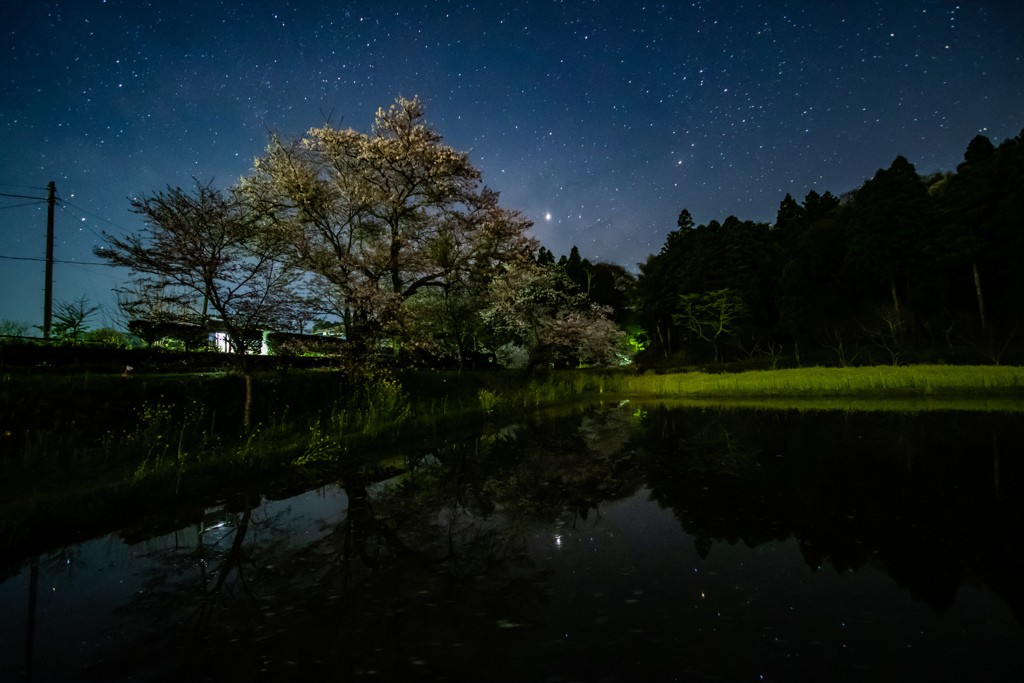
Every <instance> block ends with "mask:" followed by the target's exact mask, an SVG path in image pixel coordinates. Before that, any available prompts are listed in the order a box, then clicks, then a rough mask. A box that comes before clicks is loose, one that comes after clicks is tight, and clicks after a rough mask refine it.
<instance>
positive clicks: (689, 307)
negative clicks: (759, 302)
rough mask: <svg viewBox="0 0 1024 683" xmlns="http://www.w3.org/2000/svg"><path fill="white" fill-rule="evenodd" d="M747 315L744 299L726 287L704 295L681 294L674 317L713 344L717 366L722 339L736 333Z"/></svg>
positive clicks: (699, 336) (696, 334)
mask: <svg viewBox="0 0 1024 683" xmlns="http://www.w3.org/2000/svg"><path fill="white" fill-rule="evenodd" d="M745 315H746V308H745V307H744V305H743V300H742V299H740V297H739V296H738V295H737V294H736V293H735V292H733V291H732V290H730V289H728V288H726V289H720V290H718V291H715V292H703V293H701V294H681V295H680V296H679V304H678V309H677V312H676V313H675V315H673V318H674V319H675V321H676V323H677V324H679V325H682V326H683V327H685V328H686V329H687V330H688V331H690V332H691V333H692V334H694V335H695V336H697V337H698V338H700V339H703V340H704V341H706V342H710V343H711V345H712V346H713V347H714V349H715V362H716V363H717V362H718V358H719V352H718V342H719V339H720V338H722V337H724V336H729V335H731V334H735V332H736V330H737V328H738V327H739V323H740V320H742V318H743V317H744V316H745Z"/></svg>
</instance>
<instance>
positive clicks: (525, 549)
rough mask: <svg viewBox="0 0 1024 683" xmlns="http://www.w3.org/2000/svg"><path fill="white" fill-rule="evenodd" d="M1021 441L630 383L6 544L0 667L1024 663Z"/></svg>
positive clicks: (343, 670)
mask: <svg viewBox="0 0 1024 683" xmlns="http://www.w3.org/2000/svg"><path fill="white" fill-rule="evenodd" d="M1022 436H1024V416H1022V414H1020V413H971V412H963V411H959V412H952V411H950V412H924V413H914V414H911V413H897V412H844V411H795V410H790V411H772V410H740V409H728V410H726V409H720V410H717V409H694V408H687V409H678V408H670V407H666V406H664V405H639V404H636V403H623V404H621V405H612V406H601V407H589V408H586V409H581V410H578V411H576V412H574V413H572V414H570V415H567V416H561V417H558V418H550V419H545V420H537V421H532V422H524V423H522V424H517V425H511V426H502V427H490V428H488V429H485V430H484V431H483V432H482V433H481V435H480V436H479V437H478V438H474V439H472V440H469V441H465V442H458V443H448V444H444V445H441V446H438V447H435V448H431V449H429V452H415V451H409V452H403V453H396V454H394V456H393V457H392V458H390V459H389V460H387V461H385V462H378V463H375V464H374V465H372V466H361V467H356V466H351V467H347V468H344V469H342V470H340V471H339V472H338V473H337V480H336V482H335V483H332V484H330V485H324V486H322V487H320V488H317V489H315V490H312V491H307V492H303V493H299V494H298V495H293V496H289V497H283V498H281V499H277V500H272V499H270V498H268V497H267V496H239V497H237V498H236V499H232V500H229V501H226V502H221V503H218V504H211V505H210V506H209V507H207V508H205V509H200V510H196V511H195V512H194V513H193V514H192V515H191V516H189V517H187V518H182V519H180V520H178V521H177V522H176V523H170V524H169V523H168V522H167V521H166V520H164V521H162V522H161V525H162V527H163V528H162V529H160V530H159V531H155V530H154V529H156V528H158V527H155V526H154V524H152V523H147V520H138V519H131V520H125V526H124V530H122V531H120V532H116V533H111V534H110V535H107V536H104V537H101V538H96V539H93V540H90V541H88V542H84V543H81V544H80V545H76V546H72V547H63V548H54V549H53V550H52V551H51V552H49V553H46V554H44V555H40V556H38V557H32V558H26V559H25V560H24V561H23V562H21V561H20V560H19V559H18V558H2V559H4V560H5V562H4V566H7V567H8V568H9V570H8V572H7V574H8V576H7V578H6V579H5V580H3V582H2V583H0V680H2V681H10V680H34V681H50V680H101V681H107V680H286V679H287V680H290V679H299V678H302V677H307V676H313V675H316V676H321V677H327V678H329V679H330V680H350V679H359V680H409V679H419V680H488V681H493V680H498V681H535V680H542V681H562V680H566V681H568V680H601V681H616V680H622V681H627V680H639V679H647V680H656V681H661V680H681V681H697V680H743V681H750V680H753V681H759V680H783V681H785V680H830V681H835V680H881V679H886V680H963V679H967V678H972V679H982V680H986V681H994V680H1022V678H1024V626H1022V624H1024V582H1022V576H1024V572H1022V569H1024V562H1022V560H1021V557H1022V556H1024V552H1022V551H1024V547H1022V546H1024V522H1022V514H1021V512H1022V508H1024V504H1022V503H1024V496H1022V479H1024V476H1022V475H1024V467H1022V465H1024V455H1022V443H1024V440H1022ZM145 529H149V531H140V530H145ZM19 562H20V564H19Z"/></svg>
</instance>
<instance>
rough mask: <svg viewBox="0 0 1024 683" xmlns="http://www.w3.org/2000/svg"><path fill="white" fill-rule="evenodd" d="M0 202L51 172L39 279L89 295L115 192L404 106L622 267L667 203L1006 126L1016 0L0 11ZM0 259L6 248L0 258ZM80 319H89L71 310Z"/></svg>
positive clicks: (36, 289)
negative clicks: (423, 109)
mask: <svg viewBox="0 0 1024 683" xmlns="http://www.w3.org/2000/svg"><path fill="white" fill-rule="evenodd" d="M0 31H2V32H3V33H2V35H3V39H2V43H0V149H2V152H3V156H2V159H3V162H2V164H3V166H2V169H0V192H3V193H6V194H21V195H29V196H40V197H41V196H44V194H45V190H42V189H33V188H45V186H46V183H47V182H49V181H51V180H52V181H54V182H55V183H56V185H57V194H58V196H59V197H60V199H61V200H62V201H61V205H60V206H59V208H58V210H57V220H56V234H57V240H56V258H57V259H58V260H60V261H73V262H75V263H58V264H57V265H56V267H55V285H54V292H55V297H56V298H57V299H65V300H70V299H74V298H77V297H79V296H82V295H84V296H86V297H88V299H89V300H90V302H93V303H102V304H104V305H108V306H109V305H111V304H112V295H111V294H110V290H111V288H112V287H114V286H116V285H118V284H120V283H121V282H123V281H124V279H125V277H126V275H127V272H126V271H119V270H115V269H111V268H108V267H105V266H99V265H87V264H91V263H94V262H95V261H96V259H95V258H94V257H93V256H92V254H91V250H92V247H93V246H94V245H96V244H99V239H98V234H99V233H100V232H101V231H103V230H106V231H108V232H116V233H123V232H126V231H130V230H136V229H138V227H139V220H138V217H136V216H135V215H134V214H131V213H130V212H129V210H128V200H127V197H128V196H135V195H137V194H138V193H140V192H144V193H151V192H153V191H155V190H162V189H164V188H165V187H166V186H167V185H172V186H183V187H188V186H189V185H190V184H191V183H192V180H191V177H192V176H195V177H197V178H199V179H200V180H203V181H207V180H210V179H213V180H214V184H215V185H216V186H219V187H226V186H228V185H230V184H232V183H234V182H235V181H236V180H237V179H238V178H239V177H240V176H241V175H243V174H245V173H246V172H247V171H248V170H249V169H250V168H251V166H252V160H253V158H254V157H255V156H257V155H259V154H260V153H261V152H262V150H263V148H264V146H265V145H266V141H267V135H268V131H273V132H279V133H281V134H284V135H286V136H299V135H301V134H303V133H304V132H305V131H306V130H307V129H309V128H310V127H312V126H317V125H320V124H322V123H323V121H324V117H325V116H328V115H330V116H331V117H332V120H333V121H334V122H335V123H339V122H340V123H341V124H342V125H344V126H345V127H353V128H355V129H357V130H361V131H368V130H369V128H370V125H371V123H372V121H373V116H374V113H375V112H376V110H377V108H378V107H382V106H383V107H387V106H388V105H390V104H391V103H392V102H393V101H394V99H395V98H396V97H397V96H399V95H403V96H406V97H412V96H414V95H419V96H420V97H421V98H422V99H424V100H425V102H426V103H427V107H428V109H427V115H428V119H429V122H430V123H432V124H433V126H434V127H435V128H436V129H437V130H438V132H440V133H441V134H442V135H443V136H444V138H445V142H446V143H447V144H449V145H451V146H453V147H455V148H456V149H458V150H462V151H468V152H469V153H470V158H471V160H472V162H473V163H474V164H475V165H476V166H477V168H479V169H480V170H481V172H482V173H483V180H484V182H485V183H486V184H488V185H489V186H491V187H493V188H495V189H497V190H499V191H500V192H501V196H502V205H503V206H505V207H507V208H511V209H519V210H521V211H523V212H524V213H525V214H526V215H527V216H528V217H529V218H530V219H531V220H533V221H534V223H535V227H534V229H533V234H534V235H535V236H536V237H537V238H538V239H540V241H541V243H542V244H543V245H545V246H547V247H548V248H549V249H551V250H552V251H554V252H555V253H556V254H563V253H567V252H568V251H569V249H570V248H571V247H572V246H573V245H574V244H575V245H578V246H579V248H580V252H581V254H582V255H583V256H585V257H588V258H590V259H592V260H595V259H600V260H607V261H613V262H616V263H621V264H623V265H626V266H629V267H631V268H633V267H635V264H636V263H637V262H640V261H643V260H644V259H645V258H646V257H647V255H648V254H650V253H652V252H657V251H658V250H659V249H660V248H661V246H662V244H663V243H664V240H665V236H666V235H667V234H668V232H670V231H671V230H673V229H674V228H675V223H676V218H677V216H678V215H679V212H680V211H681V210H682V209H683V208H687V209H689V210H690V212H691V213H692V214H693V217H694V219H695V220H696V221H697V222H698V223H706V222H707V221H710V220H712V219H718V220H723V219H724V218H726V217H727V216H729V215H730V214H734V215H736V216H738V217H740V218H742V219H753V220H765V221H773V220H774V217H775V213H776V211H777V209H778V205H779V202H780V201H781V200H782V198H783V197H784V196H785V194H786V193H787V192H788V193H791V194H792V195H793V196H794V197H796V198H797V199H798V200H800V199H802V198H803V196H804V195H805V194H806V193H807V192H808V191H809V190H811V189H814V190H817V191H818V192H824V191H826V190H830V191H832V192H833V193H835V194H839V193H841V192H845V191H847V190H850V189H853V188H855V187H858V186H859V185H861V184H862V183H863V181H864V180H865V179H867V178H868V177H870V176H871V175H873V173H874V172H875V170H877V169H878V168H880V167H887V166H888V165H889V163H890V162H891V161H892V159H893V158H894V157H895V156H896V155H897V154H902V155H904V156H905V157H907V158H908V159H909V160H910V161H911V162H912V163H914V164H915V165H916V166H917V169H918V171H919V172H921V173H926V172H932V171H937V170H953V169H954V168H955V166H956V164H957V163H958V162H959V161H960V160H961V159H962V156H963V152H964V150H965V148H966V146H967V143H968V142H969V141H970V140H971V138H973V137H974V136H975V135H977V134H978V133H979V132H980V133H982V134H985V135H987V136H989V138H990V139H992V141H993V142H995V143H999V142H1000V141H1002V140H1003V139H1005V138H1007V137H1012V136H1015V135H1017V134H1018V133H1020V132H1021V129H1022V128H1024V40H1022V38H1021V37H1022V36H1024V3H1022V2H1019V1H1016V0H1014V1H1005V2H970V3H968V2H962V3H961V4H957V3H956V2H947V1H946V0H932V1H913V0H904V1H900V2H891V1H889V0H886V1H882V2H827V1H819V2H766V3H756V2H750V3H738V2H724V1H722V2H694V3H663V4H645V3H635V2H552V1H551V0H544V1H533V0H530V1H522V0H521V1H518V2H508V3H499V2H479V3H474V2H465V1H464V2H458V3H456V2H431V1H429V0H421V1H420V2H387V1H383V0H377V1H372V2H331V3H324V2H320V1H316V2H314V1H305V0H301V1H293V2H285V1H280V2H258V1H250V2H242V1H241V0H233V1H226V2H218V1H216V0H207V1H205V2H192V1H191V0H181V1H178V2H141V1H139V0H106V1H103V0H74V1H69V2H60V3H56V2H37V1H35V0H32V1H31V2H29V1H24V0H23V1H21V2H6V3H3V8H2V9H0ZM27 202H31V200H26V199H21V198H15V197H0V207H2V208H0V256H2V257H5V258H0V292H2V295H0V318H10V319H14V320H19V321H23V322H27V323H31V324H40V323H41V320H42V299H43V263H42V262H40V261H33V260H20V259H38V258H42V257H43V256H44V253H45V244H44V242H45V214H46V212H45V204H38V203H37V204H29V205H28V206H19V205H20V204H24V203H27ZM10 257H17V259H12V258H10ZM101 322H102V321H101V320H100V319H99V318H97V319H96V320H95V321H94V325H99V324H100V323H101Z"/></svg>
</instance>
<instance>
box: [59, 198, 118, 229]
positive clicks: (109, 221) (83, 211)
mask: <svg viewBox="0 0 1024 683" xmlns="http://www.w3.org/2000/svg"><path fill="white" fill-rule="evenodd" d="M60 205H61V208H65V207H71V208H73V209H78V210H79V211H81V212H82V213H87V214H89V215H90V216H92V217H93V218H95V219H96V220H100V221H103V222H104V223H109V224H110V225H112V226H114V227H115V228H118V229H119V230H124V231H125V232H128V228H126V227H124V226H122V225H118V224H117V223H115V222H114V221H112V220H110V219H108V218H104V217H103V216H98V215H96V214H94V213H93V212H92V211H88V210H86V209H83V208H82V207H80V206H78V205H76V204H72V203H71V202H69V201H66V200H63V199H61V200H60Z"/></svg>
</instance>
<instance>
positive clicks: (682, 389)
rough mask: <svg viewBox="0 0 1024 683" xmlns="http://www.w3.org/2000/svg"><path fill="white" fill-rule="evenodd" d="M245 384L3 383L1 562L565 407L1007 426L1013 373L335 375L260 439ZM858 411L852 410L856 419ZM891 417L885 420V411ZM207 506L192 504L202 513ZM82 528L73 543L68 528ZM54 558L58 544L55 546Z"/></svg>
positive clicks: (156, 380)
mask: <svg viewBox="0 0 1024 683" xmlns="http://www.w3.org/2000/svg"><path fill="white" fill-rule="evenodd" d="M242 387H243V384H242V379H241V378H240V377H236V376H231V375H228V374H224V373H205V374H199V373H191V374H189V373H181V374H154V375H150V376H137V377H134V378H131V379H125V378H122V377H120V376H118V375H109V374H108V375H60V376H54V375H47V376H45V377H39V376H33V375H28V374H24V375H12V374H8V375H4V376H3V378H2V381H0V409H2V411H3V412H2V417H0V548H3V547H5V546H10V545H11V544H12V543H22V544H24V543H26V542H29V541H30V540H33V539H34V540H35V541H38V542H39V543H42V542H43V539H41V538H34V536H33V535H34V534H35V533H36V532H37V531H38V530H39V529H40V528H46V529H50V530H51V531H53V530H56V531H58V532H61V533H66V534H68V535H69V537H72V538H73V537H80V536H81V535H82V534H85V533H86V529H85V528H84V525H86V521H85V520H89V519H91V520H93V521H94V522H95V523H97V524H100V523H101V522H102V523H110V522H114V523H116V520H117V519H118V518H120V517H121V516H123V515H124V511H125V510H133V511H139V512H144V511H153V510H157V509H164V508H168V507H171V506H174V505H179V504H182V503H183V502H184V501H190V500H191V501H204V500H207V499H209V498H210V496H215V495H218V493H219V492H226V491H232V490H239V489H241V488H244V487H246V486H247V485H249V484H251V485H252V486H254V487H256V488H257V489H259V488H260V487H263V488H265V487H266V485H267V482H268V481H275V482H293V483H294V485H295V486H300V487H301V485H303V483H304V482H308V483H310V485H312V484H313V483H315V482H316V481H320V480H323V479H324V478H325V477H326V478H330V477H334V476H337V473H338V472H340V471H343V470H345V469H347V468H352V467H363V466H366V464H367V463H372V462H373V460H374V457H375V455H376V454H378V453H383V452H385V451H387V450H389V449H394V448H396V447H399V448H401V447H403V446H408V447H409V448H410V449H415V450H421V449H423V448H429V447H430V446H431V444H432V443H437V442H441V441H444V440H451V439H458V438H462V437H464V436H465V437H470V436H472V435H473V434H474V433H476V432H478V430H479V428H480V425H481V424H483V423H486V422H494V423H496V424H497V423H501V422H507V421H514V420H517V419H519V418H520V417H521V416H522V415H524V414H527V413H531V412H533V411H537V410H541V409H545V408H549V407H552V406H555V405H559V404H570V403H579V402H586V401H593V400H598V399H603V400H618V399H621V398H642V399H654V400H673V401H692V402H693V405H695V406H697V405H699V406H701V407H706V406H712V405H722V404H723V403H728V404H734V405H746V406H752V407H753V406H756V407H764V408H793V407H806V408H815V409H840V410H850V409H867V410H886V409H892V408H891V406H892V405H894V404H892V403H886V401H893V400H898V402H899V403H900V405H903V406H905V405H906V400H907V399H914V400H916V401H917V403H916V404H915V405H916V406H917V407H916V408H915V409H928V408H929V407H941V408H945V409H948V408H950V407H955V408H960V409H968V410H971V409H979V410H993V409H994V410H1012V409H1016V408H1019V407H1020V406H1022V405H1024V369H1022V368H1016V367H988V366H984V367H957V366H910V367H891V366H885V367H863V368H801V369H790V370H776V371H755V372H742V373H735V374H729V373H721V374H708V373H704V372H689V373H675V374H654V373H647V374H638V373H636V372H633V371H619V370H616V371H610V370H596V369H595V370H569V371H554V372H541V373H537V374H535V375H532V376H524V375H523V374H521V373H514V372H483V373H466V374H463V375H461V376H460V375H457V374H456V373H445V372H429V371H423V372H410V373H404V374H399V375H397V376H390V375H387V374H375V375H369V376H364V377H360V378H357V379H354V378H352V377H350V376H349V375H347V374H345V373H342V372H339V371H317V370H308V371H305V370H304V371H290V372H284V373H268V374H266V375H264V376H261V377H260V378H259V381H258V384H257V393H256V407H255V415H256V416H257V417H256V419H257V424H256V425H255V426H254V427H253V429H252V430H250V431H248V432H246V431H243V430H242V429H241V408H242ZM854 406H859V408H855V407H854ZM887 406H889V407H887ZM200 504H201V503H200ZM69 519H75V520H77V522H76V524H79V525H83V526H80V527H78V528H69V527H68V522H67V520H69ZM50 539H51V540H50V541H48V542H52V537H50Z"/></svg>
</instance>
